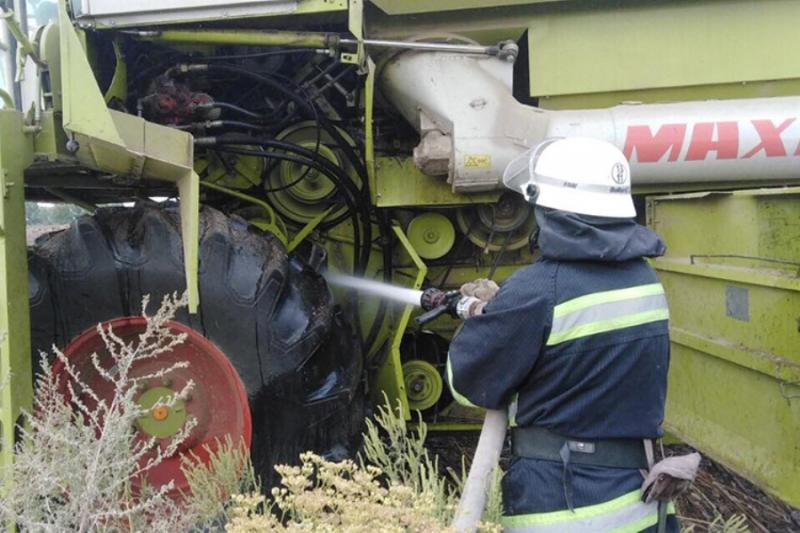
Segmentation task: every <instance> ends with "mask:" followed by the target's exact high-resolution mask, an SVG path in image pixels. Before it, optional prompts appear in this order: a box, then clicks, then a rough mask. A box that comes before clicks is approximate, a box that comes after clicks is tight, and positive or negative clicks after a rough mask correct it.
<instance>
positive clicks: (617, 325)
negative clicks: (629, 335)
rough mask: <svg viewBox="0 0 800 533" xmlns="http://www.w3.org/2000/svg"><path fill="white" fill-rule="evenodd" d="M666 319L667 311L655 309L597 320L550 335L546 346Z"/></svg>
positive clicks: (667, 317)
mask: <svg viewBox="0 0 800 533" xmlns="http://www.w3.org/2000/svg"><path fill="white" fill-rule="evenodd" d="M668 319H669V310H668V309H656V310H653V311H645V312H643V313H636V314H633V315H627V316H621V317H617V318H611V319H608V320H599V321H597V322H591V323H589V324H581V325H580V326H575V327H574V328H572V329H568V330H566V331H562V332H559V333H555V334H551V335H550V337H548V339H547V346H552V345H554V344H560V343H562V342H566V341H570V340H573V339H578V338H580V337H586V336H587V335H595V334H597V333H603V332H606V331H611V330H615V329H623V328H629V327H632V326H638V325H640V324H647V323H648V322H656V321H658V320H668Z"/></svg>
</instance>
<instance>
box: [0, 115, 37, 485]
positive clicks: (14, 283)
mask: <svg viewBox="0 0 800 533" xmlns="http://www.w3.org/2000/svg"><path fill="white" fill-rule="evenodd" d="M22 128H23V115H22V113H19V112H17V111H11V110H3V111H0V470H3V468H4V467H6V466H8V465H9V464H10V463H11V461H13V448H14V433H15V431H14V428H15V426H16V424H17V423H18V422H19V417H20V414H21V411H22V410H23V409H30V408H31V401H32V397H33V390H32V388H33V378H32V373H31V347H30V324H29V316H28V264H27V253H26V248H25V199H24V190H23V189H24V187H23V170H24V168H25V167H26V166H28V165H29V164H30V162H31V160H32V158H33V142H32V140H31V138H30V137H29V136H27V135H24V134H23V133H22ZM0 489H1V488H0ZM0 492H1V490H0Z"/></svg>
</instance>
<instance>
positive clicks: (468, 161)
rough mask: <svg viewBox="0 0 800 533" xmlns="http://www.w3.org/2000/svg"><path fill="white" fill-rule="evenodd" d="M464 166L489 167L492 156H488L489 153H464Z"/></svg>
mask: <svg viewBox="0 0 800 533" xmlns="http://www.w3.org/2000/svg"><path fill="white" fill-rule="evenodd" d="M464 166H465V167H468V168H491V166H492V156H490V155H489V154H468V155H465V156H464Z"/></svg>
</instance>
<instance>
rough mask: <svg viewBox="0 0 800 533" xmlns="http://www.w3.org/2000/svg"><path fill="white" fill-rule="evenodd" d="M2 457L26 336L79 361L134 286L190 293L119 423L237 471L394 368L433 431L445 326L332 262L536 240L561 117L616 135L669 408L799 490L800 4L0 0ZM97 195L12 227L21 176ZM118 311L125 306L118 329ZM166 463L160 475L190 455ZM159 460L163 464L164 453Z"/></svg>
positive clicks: (721, 446)
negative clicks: (233, 460) (649, 233)
mask: <svg viewBox="0 0 800 533" xmlns="http://www.w3.org/2000/svg"><path fill="white" fill-rule="evenodd" d="M3 10H4V17H5V19H6V22H7V24H6V27H7V29H8V31H6V32H3V36H2V38H1V39H0V41H2V44H3V50H4V55H3V61H2V70H3V75H4V80H5V84H4V87H5V91H4V92H3V93H2V99H3V102H4V106H5V107H4V109H2V110H0V169H1V170H2V172H0V193H1V198H2V203H1V204H0V228H2V232H0V256H1V257H0V260H1V261H2V263H0V265H1V268H0V303H1V304H2V305H0V331H2V337H1V338H2V341H1V342H0V383H10V385H9V386H6V387H0V465H2V464H7V463H8V462H10V461H13V453H12V451H13V446H14V441H15V435H16V433H17V432H16V431H15V427H16V426H17V424H19V423H20V421H21V418H20V413H21V410H24V409H26V408H29V407H30V405H31V396H32V375H33V373H35V372H36V365H37V363H36V361H37V357H38V356H37V354H38V353H39V351H40V350H45V351H47V350H49V348H50V347H51V346H52V345H56V346H58V347H59V348H61V349H63V350H64V351H65V353H66V354H67V356H68V357H69V358H70V359H71V360H72V361H73V362H74V363H75V364H76V365H77V366H78V367H79V368H83V369H85V371H86V374H85V376H87V379H89V380H90V381H91V379H92V376H91V364H90V359H89V358H88V355H89V354H91V352H92V351H93V350H95V349H98V348H99V347H100V344H99V342H100V339H99V336H98V334H97V333H96V331H95V330H94V329H93V328H94V326H95V325H96V324H97V323H108V322H112V323H113V324H115V325H116V326H117V328H118V331H120V332H124V334H125V335H129V336H134V335H136V334H137V332H138V331H139V330H138V329H137V328H140V327H141V323H140V322H137V321H135V320H132V319H129V318H126V317H131V316H135V315H137V314H139V312H140V309H141V307H140V306H141V301H142V297H143V296H144V295H146V294H150V295H152V298H153V300H154V301H157V300H159V299H160V298H161V297H162V296H163V295H164V294H167V293H172V292H175V291H178V292H182V291H188V294H189V306H188V309H187V310H186V311H185V312H184V313H183V314H182V315H181V316H179V317H178V318H179V321H180V322H181V323H182V324H184V325H185V326H187V331H189V332H191V335H190V342H187V343H186V345H185V346H184V347H182V348H181V349H180V350H178V353H174V354H171V355H169V356H168V357H167V358H165V360H164V361H163V362H162V364H164V365H168V364H170V363H171V362H174V361H175V360H176V359H188V360H189V361H190V362H191V365H190V367H189V368H187V369H184V370H181V371H180V372H179V373H178V375H177V376H176V377H175V378H174V379H172V380H164V381H163V382H158V383H150V384H148V385H147V386H146V387H144V388H143V390H142V392H141V396H140V398H139V402H140V403H141V404H142V405H143V406H145V407H146V406H148V405H155V404H156V402H158V400H159V399H160V398H163V397H164V396H167V395H170V394H171V393H172V392H173V391H174V390H180V388H181V387H182V386H183V385H184V384H185V382H186V381H188V380H189V379H192V380H194V381H195V383H196V389H195V391H194V392H193V394H192V397H191V399H190V400H187V402H186V403H185V404H181V405H180V406H178V405H175V406H173V408H172V409H161V408H160V409H153V411H152V414H151V416H150V417H149V418H147V419H146V420H142V421H141V423H140V424H139V427H138V428H137V430H138V431H141V432H143V433H145V434H147V435H151V436H156V437H160V438H168V437H169V436H171V435H174V434H175V433H176V432H177V431H178V430H180V428H181V427H182V425H183V423H184V422H185V420H186V416H187V413H189V414H191V415H193V416H195V417H197V418H198V421H199V423H198V425H197V427H196V428H195V429H194V431H193V432H192V435H191V436H190V438H189V439H188V441H187V444H186V446H185V448H186V449H185V450H184V451H185V452H186V453H188V452H190V451H194V452H199V451H200V450H202V448H203V446H204V445H206V444H211V443H213V442H215V441H216V439H217V438H218V437H221V436H224V435H230V436H232V437H234V438H240V439H244V441H245V442H246V443H248V444H249V445H250V448H251V450H252V456H253V460H254V464H255V466H256V469H257V472H258V473H259V474H260V475H262V476H264V477H265V478H266V479H267V480H270V479H272V476H273V470H272V466H273V465H274V464H276V463H279V462H286V461H291V460H293V459H294V458H295V457H296V456H297V454H298V453H299V452H301V451H303V450H307V449H313V450H315V451H318V452H320V453H324V454H326V455H327V456H330V457H344V456H347V455H348V454H350V453H351V452H352V450H353V449H354V447H355V446H357V443H358V435H359V434H360V431H361V426H362V422H363V420H364V418H365V417H366V416H368V414H369V412H370V408H371V406H372V405H374V404H375V403H377V402H380V401H382V397H383V394H384V393H385V394H386V395H387V396H388V398H389V400H390V401H392V402H397V401H398V400H399V401H400V402H401V405H402V408H403V411H404V414H405V416H406V417H408V418H410V417H411V416H412V413H413V411H417V410H418V411H421V413H422V415H423V417H424V418H425V419H426V420H427V421H428V422H429V423H430V424H431V427H433V428H434V429H442V430H452V429H470V428H474V427H475V423H476V422H477V421H479V420H480V413H479V412H475V411H472V410H469V409H466V408H463V407H460V406H459V405H457V404H456V403H455V402H454V401H453V398H452V397H451V396H450V395H449V392H448V390H447V387H446V385H444V380H443V371H444V367H445V360H446V354H447V349H448V339H449V338H450V337H451V336H452V334H453V332H454V330H455V328H456V326H457V323H456V322H455V320H451V319H445V318H443V319H441V320H437V321H435V322H431V323H429V324H426V325H424V326H418V325H416V324H415V322H414V321H413V320H411V319H412V318H413V316H414V314H415V313H417V312H418V309H417V308H416V307H415V306H412V305H397V304H392V303H389V302H387V301H385V300H380V299H377V298H375V297H368V296H364V295H363V294H357V293H354V292H353V291H347V290H344V289H341V288H338V287H334V288H331V287H329V286H328V283H327V282H326V281H325V278H323V277H322V275H321V273H322V272H324V271H325V270H326V269H327V270H330V271H332V272H339V273H343V274H355V275H357V276H362V277H365V278H369V279H373V280H379V281H384V282H390V283H393V284H396V285H401V286H404V287H408V288H412V289H426V288H437V289H442V290H448V289H454V288H458V287H459V286H460V285H461V284H462V283H464V282H466V281H470V280H473V279H475V278H479V277H483V278H491V279H494V280H496V281H498V282H502V280H503V279H504V278H505V277H507V276H508V275H510V273H512V272H513V271H515V270H516V269H517V268H519V267H520V266H521V265H525V264H528V263H530V262H531V261H532V260H533V259H534V258H535V256H536V250H535V249H534V250H531V246H530V245H529V242H530V237H531V235H532V233H534V232H535V230H536V228H535V221H534V218H533V213H532V211H531V207H530V205H528V204H527V203H525V201H524V200H523V199H522V197H521V196H519V195H516V194H513V193H511V192H504V191H503V189H502V183H501V177H502V174H503V170H504V169H505V166H506V165H507V164H508V162H509V161H510V160H511V159H513V158H514V157H515V156H517V155H519V154H520V153H521V152H523V151H524V150H526V149H527V148H530V147H531V146H533V145H535V144H536V143H538V142H540V141H541V140H542V139H544V138H547V137H552V136H571V135H581V136H589V137H596V138H600V139H604V140H608V141H611V142H613V143H615V144H616V145H617V146H618V147H620V148H621V149H622V150H623V151H624V153H625V154H626V156H627V157H628V158H629V159H630V161H631V166H632V175H633V185H634V193H635V194H636V199H637V209H638V211H639V215H640V218H641V222H642V223H646V224H647V225H648V226H650V227H651V228H653V229H654V230H655V231H657V232H659V233H660V234H661V235H662V236H663V237H664V238H665V240H666V242H667V245H668V247H669V250H668V253H667V255H666V256H665V257H663V258H659V259H657V260H655V261H654V262H653V264H654V266H655V268H656V269H657V270H658V272H659V274H660V276H661V279H662V281H663V283H664V286H665V287H666V290H667V293H668V294H667V295H668V299H669V304H670V313H671V336H672V342H673V344H672V365H671V374H670V383H669V396H668V406H667V420H666V423H665V426H666V428H667V429H668V430H669V431H670V432H671V433H672V434H673V435H675V436H677V437H678V438H679V439H682V440H683V441H685V442H687V443H689V444H691V445H692V446H695V447H697V448H698V449H699V450H701V451H702V452H704V453H705V454H707V455H708V456H710V457H712V458H714V459H715V460H718V461H720V462H721V463H723V464H725V465H727V466H729V467H731V468H732V469H734V470H735V471H737V472H738V473H740V474H741V475H743V476H745V477H746V478H748V479H750V480H752V481H754V482H755V483H757V484H758V485H760V486H762V487H763V488H765V489H766V490H767V491H769V492H771V493H773V494H775V495H777V496H779V497H780V498H781V499H783V500H784V501H786V502H788V503H790V504H792V505H794V506H800V483H798V479H800V448H798V435H800V275H799V274H798V272H799V271H800V270H799V269H800V65H798V62H797V59H796V58H795V55H796V54H795V53H794V50H796V49H797V47H798V45H800V36H798V32H797V30H796V27H795V26H796V24H795V22H796V21H797V20H798V19H800V3H797V2H793V1H789V0H770V1H764V2H750V1H744V0H699V1H695V2H681V1H675V0H670V1H668V0H664V1H661V0H659V1H650V2H644V1H635V0H617V1H605V0H598V1H595V2H582V1H577V0H574V1H573V0H563V1H559V0H549V1H547V0H489V1H477V0H461V1H454V0H439V1H436V2H433V1H427V2H422V1H418V0H403V1H401V0H258V1H256V0H231V1H228V2H215V1H211V0H194V1H192V0H161V1H160V2H154V1H150V0H148V1H138V2H133V1H122V0H72V1H67V2H65V1H64V0H61V1H60V2H53V1H48V0H38V1H36V0H28V1H27V2H25V1H17V2H13V5H12V2H5V3H4V8H3ZM26 201H29V202H66V203H70V204H76V205H79V206H81V207H83V208H84V209H86V210H87V211H88V212H89V213H88V214H86V215H84V216H81V217H79V218H77V219H76V220H75V221H74V222H73V223H72V224H71V225H70V226H69V227H68V228H67V229H63V230H60V231H56V232H53V233H49V234H46V235H43V236H41V237H39V238H38V239H36V242H35V243H33V244H32V245H31V246H30V247H29V248H27V253H26V233H25V222H24V210H25V202H26ZM137 324H138V325H137ZM178 462H179V461H178V458H175V460H174V461H173V462H170V461H167V462H166V463H165V464H164V465H163V466H162V467H160V468H159V469H158V471H157V472H156V473H155V474H154V476H155V477H154V478H153V479H151V481H154V482H163V481H164V480H166V479H170V478H171V477H174V476H176V475H177V476H178V477H180V474H179V470H178V467H177V464H178ZM178 481H179V483H178V485H179V487H180V486H181V483H182V481H181V480H180V479H179V480H178Z"/></svg>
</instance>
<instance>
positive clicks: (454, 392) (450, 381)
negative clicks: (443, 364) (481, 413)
mask: <svg viewBox="0 0 800 533" xmlns="http://www.w3.org/2000/svg"><path fill="white" fill-rule="evenodd" d="M447 384H448V385H449V386H450V394H452V395H453V399H454V400H455V401H457V402H458V403H460V404H461V405H466V406H467V407H478V406H477V405H475V404H474V403H472V402H471V401H469V400H468V399H467V397H466V396H462V395H461V394H460V393H459V392H458V391H457V390H456V387H455V385H453V367H452V366H451V365H450V356H449V355H448V356H447ZM478 408H479V407H478ZM479 409H480V408H479Z"/></svg>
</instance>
